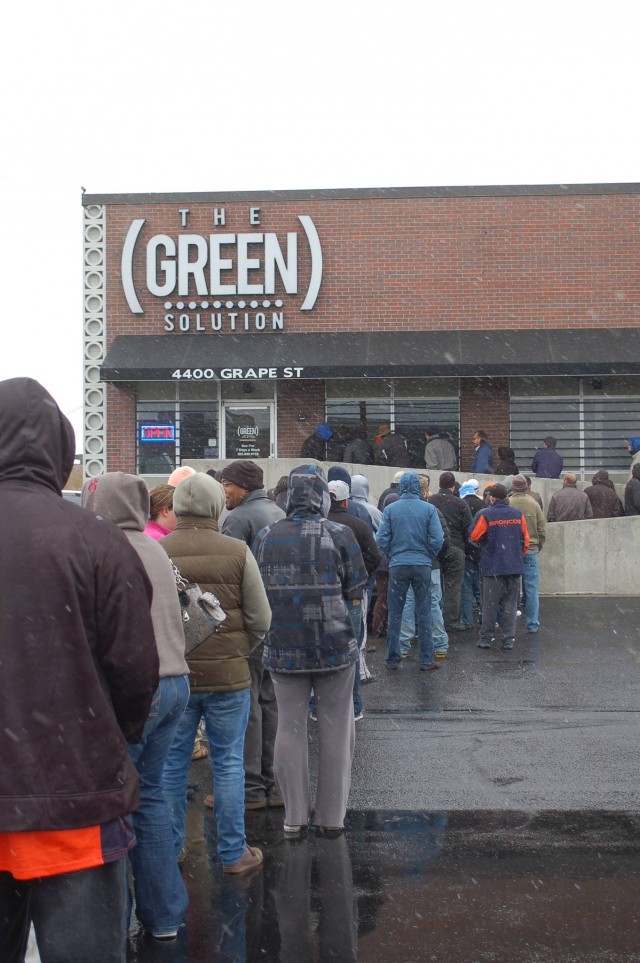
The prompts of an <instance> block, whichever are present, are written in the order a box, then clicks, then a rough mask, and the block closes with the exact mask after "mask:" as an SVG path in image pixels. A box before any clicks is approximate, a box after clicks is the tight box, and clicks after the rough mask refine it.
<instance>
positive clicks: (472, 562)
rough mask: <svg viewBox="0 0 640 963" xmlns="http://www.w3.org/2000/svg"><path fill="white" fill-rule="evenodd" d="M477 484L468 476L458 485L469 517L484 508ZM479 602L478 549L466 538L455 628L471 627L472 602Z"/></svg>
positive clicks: (459, 629)
mask: <svg viewBox="0 0 640 963" xmlns="http://www.w3.org/2000/svg"><path fill="white" fill-rule="evenodd" d="M479 487H480V486H479V484H478V482H477V480H476V479H475V478H470V479H469V480H468V481H466V482H465V483H464V484H463V485H461V487H460V491H459V492H458V494H459V496H460V498H461V499H462V501H464V503H465V504H466V505H468V506H469V510H470V512H471V517H472V518H475V517H476V515H477V514H478V512H479V511H482V509H483V508H485V507H486V506H485V503H484V502H483V500H482V499H481V498H480V497H479V496H478V489H479ZM474 601H477V602H478V604H479V602H480V549H479V548H478V546H477V545H474V544H473V542H472V541H471V540H467V544H466V546H465V553H464V578H463V580H462V588H461V590H460V618H459V619H458V624H457V626H456V630H457V631H458V632H466V631H468V630H469V629H471V628H473V603H474Z"/></svg>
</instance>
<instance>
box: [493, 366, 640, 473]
mask: <svg viewBox="0 0 640 963" xmlns="http://www.w3.org/2000/svg"><path fill="white" fill-rule="evenodd" d="M560 387H562V388H563V389H564V393H562V394H561V393H560V391H559V390H558V388H560ZM525 392H526V394H525ZM510 412H511V441H510V444H511V447H512V448H513V449H514V450H515V453H516V462H517V464H518V467H519V468H520V469H521V470H522V471H528V470H529V469H530V467H531V460H532V458H533V455H534V453H535V450H536V448H539V447H540V445H541V444H542V439H543V438H544V437H545V436H546V435H554V436H555V437H556V438H557V439H558V444H557V448H558V451H559V452H560V453H561V454H562V456H563V458H564V469H565V470H566V471H575V472H578V473H580V474H582V475H585V476H587V477H588V476H589V475H590V474H591V473H592V472H596V471H598V469H600V468H606V469H607V470H608V471H626V470H627V469H628V467H629V456H628V454H627V450H626V441H625V439H626V438H628V437H629V436H630V435H636V434H640V379H637V378H632V377H627V378H583V379H580V378H565V379H560V378H549V379H544V378H538V379H524V378H512V379H511V402H510Z"/></svg>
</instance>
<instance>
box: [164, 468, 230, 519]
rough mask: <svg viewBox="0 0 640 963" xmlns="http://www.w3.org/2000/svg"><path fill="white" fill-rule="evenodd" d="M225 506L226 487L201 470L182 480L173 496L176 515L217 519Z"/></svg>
mask: <svg viewBox="0 0 640 963" xmlns="http://www.w3.org/2000/svg"><path fill="white" fill-rule="evenodd" d="M223 508H224V488H223V487H222V485H221V484H220V482H217V481H216V480H215V478H212V477H211V475H207V474H206V473H205V472H201V471H199V472H197V473H196V474H195V475H190V476H189V478H185V480H184V481H181V482H180V484H179V485H178V487H177V488H176V493H175V495H174V496H173V510H174V512H175V513H176V515H196V516H197V517H198V518H215V519H216V521H217V520H218V518H220V513H221V511H222V509H223Z"/></svg>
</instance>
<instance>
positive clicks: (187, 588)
mask: <svg viewBox="0 0 640 963" xmlns="http://www.w3.org/2000/svg"><path fill="white" fill-rule="evenodd" d="M173 572H174V575H175V578H176V588H177V590H178V600H179V602H180V608H181V610H182V626H183V628H184V641H185V646H184V652H185V655H189V654H190V653H191V652H193V651H194V649H197V648H198V646H199V645H202V643H203V642H205V641H206V640H207V639H208V638H209V636H210V635H212V634H213V633H214V632H217V631H218V629H219V628H220V626H221V625H222V623H223V622H224V620H225V619H226V617H227V613H226V612H225V611H224V610H223V608H222V606H221V605H220V601H219V600H218V599H217V598H216V597H215V595H214V594H213V592H203V591H202V589H201V588H200V586H199V585H198V583H197V582H187V580H186V579H185V578H183V576H182V575H181V573H180V570H179V569H178V568H177V566H175V565H174V566H173Z"/></svg>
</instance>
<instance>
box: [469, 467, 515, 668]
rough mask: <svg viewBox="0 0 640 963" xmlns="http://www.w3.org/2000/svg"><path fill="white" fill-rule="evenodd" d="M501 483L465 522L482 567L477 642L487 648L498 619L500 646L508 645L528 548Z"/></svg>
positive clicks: (489, 645) (505, 646) (510, 646)
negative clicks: (482, 505) (480, 622)
mask: <svg viewBox="0 0 640 963" xmlns="http://www.w3.org/2000/svg"><path fill="white" fill-rule="evenodd" d="M507 496H508V492H507V489H506V488H505V487H504V485H494V486H493V487H492V488H490V489H489V507H488V508H484V509H483V510H482V511H480V512H478V514H477V515H476V517H475V518H474V520H473V522H472V524H471V525H470V526H469V538H470V539H471V541H472V542H475V543H476V544H478V545H479V546H480V567H481V569H482V625H481V626H480V637H479V639H478V645H479V647H480V648H481V649H490V648H491V643H492V642H493V640H494V638H495V625H496V622H499V623H500V634H501V637H502V648H503V649H512V648H513V643H514V642H515V635H516V617H517V611H518V595H519V592H520V577H521V575H522V572H523V569H524V565H523V561H522V559H523V556H524V555H525V554H526V551H527V549H528V548H529V531H528V529H527V523H526V521H525V518H524V515H523V514H522V512H520V511H518V509H517V508H512V507H511V505H509V502H508V501H507Z"/></svg>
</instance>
